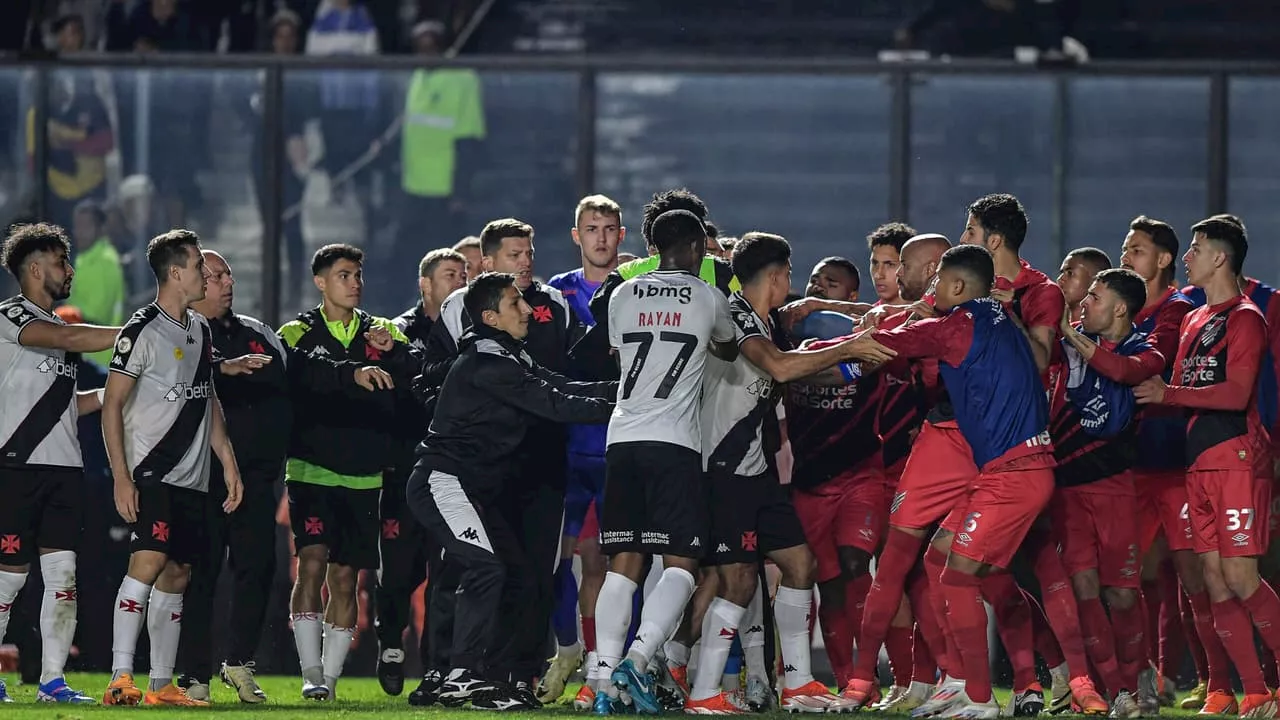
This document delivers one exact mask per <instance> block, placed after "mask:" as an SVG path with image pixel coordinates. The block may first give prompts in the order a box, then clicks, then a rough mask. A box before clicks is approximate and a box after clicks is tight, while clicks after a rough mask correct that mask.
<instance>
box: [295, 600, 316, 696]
mask: <svg viewBox="0 0 1280 720" xmlns="http://www.w3.org/2000/svg"><path fill="white" fill-rule="evenodd" d="M289 619H290V620H291V621H292V622H293V642H294V644H295V645H297V646H298V665H299V667H300V668H301V669H302V677H303V679H304V680H306V681H307V682H310V683H312V684H313V685H323V684H324V670H323V664H322V663H321V660H320V642H321V638H322V637H323V635H324V629H323V628H322V627H321V626H320V613H318V612H301V613H293V614H292V615H290V616H289Z"/></svg>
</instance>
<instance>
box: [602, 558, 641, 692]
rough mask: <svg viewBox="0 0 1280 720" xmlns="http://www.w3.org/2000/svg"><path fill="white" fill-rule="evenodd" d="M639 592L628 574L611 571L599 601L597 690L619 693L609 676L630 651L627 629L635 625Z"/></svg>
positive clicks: (605, 577)
mask: <svg viewBox="0 0 1280 720" xmlns="http://www.w3.org/2000/svg"><path fill="white" fill-rule="evenodd" d="M635 592H636V584H635V583H633V582H631V580H629V579H628V578H627V577H626V576H625V575H620V574H618V573H613V572H611V573H608V574H606V575H605V576H604V585H603V586H602V587H601V588H600V597H599V598H597V599H596V657H597V658H598V661H597V671H598V679H599V681H600V685H599V687H598V688H597V689H600V688H604V689H605V690H613V693H614V694H616V693H617V690H616V689H614V687H613V683H611V682H609V676H610V675H612V674H613V670H614V668H616V667H618V663H620V662H622V653H623V652H624V651H625V650H626V648H625V647H624V645H625V644H626V642H627V627H628V626H630V625H631V597H632V596H633V595H634V594H635Z"/></svg>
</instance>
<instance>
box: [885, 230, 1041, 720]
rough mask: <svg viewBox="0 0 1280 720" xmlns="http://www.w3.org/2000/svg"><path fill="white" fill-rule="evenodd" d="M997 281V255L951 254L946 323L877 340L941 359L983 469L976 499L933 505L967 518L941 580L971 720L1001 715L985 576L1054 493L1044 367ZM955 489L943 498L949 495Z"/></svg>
mask: <svg viewBox="0 0 1280 720" xmlns="http://www.w3.org/2000/svg"><path fill="white" fill-rule="evenodd" d="M995 277H996V265H995V263H994V261H993V258H992V255H991V253H989V252H988V251H986V250H984V249H980V248H968V247H957V248H953V249H951V250H948V251H947V253H946V254H945V255H943V257H942V262H941V264H940V266H939V268H938V282H937V286H936V294H935V298H936V304H935V307H936V308H937V311H938V312H939V313H940V317H938V318H933V319H927V320H921V321H919V322H917V323H914V324H911V325H906V326H903V327H900V328H897V329H894V330H890V331H888V332H883V331H877V332H876V333H875V334H874V335H873V336H872V337H873V338H874V339H876V340H877V341H878V342H879V343H880V344H882V345H883V346H885V347H886V348H888V349H890V350H894V351H897V352H898V353H899V355H900V356H902V357H907V358H911V357H934V358H937V359H938V360H939V364H938V368H939V372H940V373H941V375H942V377H943V379H944V381H945V382H946V384H947V389H948V392H949V393H950V394H951V396H952V398H953V404H952V406H953V408H954V411H955V414H956V421H957V424H958V426H959V428H960V433H962V435H963V439H964V440H965V441H967V445H968V447H969V448H970V449H971V452H972V460H971V462H972V463H974V465H976V466H977V468H978V472H977V473H976V475H975V476H971V478H970V479H971V480H972V482H973V484H972V491H971V492H968V493H965V488H957V489H958V490H959V496H958V497H953V498H945V497H944V496H941V495H935V497H934V498H933V499H932V503H931V504H934V506H935V507H936V508H937V510H938V511H947V512H950V513H952V517H953V518H959V519H960V521H959V523H958V524H959V527H960V532H958V533H955V534H954V535H953V534H952V533H951V532H948V531H946V530H942V531H940V532H939V534H938V536H937V537H936V538H935V540H934V544H935V547H937V548H938V549H942V548H943V547H946V548H947V549H948V551H949V554H948V557H947V566H946V569H945V570H944V571H943V572H942V574H941V576H940V579H941V582H942V591H943V594H944V596H945V597H946V605H947V613H948V618H949V622H950V630H951V633H952V636H953V637H954V639H955V643H956V649H957V652H958V654H959V656H960V657H959V660H960V663H961V665H962V666H963V668H964V677H965V690H964V691H963V692H962V695H963V696H964V698H963V700H962V701H961V703H960V706H959V707H958V708H956V710H957V713H958V715H959V716H963V717H969V718H994V717H998V716H999V714H1000V706H999V705H998V704H997V703H996V702H995V700H994V699H993V698H992V694H991V680H990V674H989V667H988V662H989V658H988V648H987V618H986V610H985V609H984V607H983V604H982V598H981V594H980V587H981V585H982V582H983V580H982V575H985V574H987V573H990V572H991V571H992V570H996V569H1003V568H1007V567H1008V563H1009V561H1010V560H1011V559H1012V557H1013V554H1014V553H1015V552H1016V550H1017V548H1018V546H1019V545H1020V544H1021V542H1022V539H1023V537H1024V536H1025V535H1026V533H1027V530H1028V529H1030V527H1031V524H1032V522H1033V521H1034V520H1035V518H1036V517H1037V516H1038V515H1039V513H1040V511H1041V510H1042V509H1044V507H1045V505H1046V504H1047V503H1048V500H1049V496H1050V495H1051V493H1052V491H1053V473H1052V468H1053V456H1052V447H1051V442H1050V441H1049V437H1048V407H1047V403H1046V400H1045V394H1044V387H1043V384H1042V382H1041V380H1040V378H1039V368H1038V367H1037V365H1036V363H1035V360H1034V356H1033V354H1032V351H1031V350H1030V348H1029V346H1028V343H1026V342H1025V341H1024V339H1023V337H1022V333H1021V331H1020V329H1019V328H1018V326H1017V325H1015V324H1014V323H1013V322H1011V321H1010V320H1009V316H1008V315H1006V313H1005V311H1004V308H1003V307H1002V305H1001V303H999V302H998V301H996V300H995V299H994V298H992V297H991V289H992V288H993V287H994V285H995ZM997 378H998V381H997V380H996V379H997ZM947 487H948V486H945V485H944V486H942V487H941V488H939V490H940V491H941V492H943V493H945V492H947V490H946V488H947ZM953 492H954V491H953ZM899 493H900V494H901V490H899ZM966 494H967V497H964V495H966ZM948 499H949V500H950V501H949V502H944V500H948ZM945 526H946V525H945V524H944V527H945ZM913 559H914V558H913ZM883 562H884V563H885V564H888V562H889V560H888V559H884V560H883Z"/></svg>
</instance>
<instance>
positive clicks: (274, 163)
mask: <svg viewBox="0 0 1280 720" xmlns="http://www.w3.org/2000/svg"><path fill="white" fill-rule="evenodd" d="M261 132H262V133H263V136H262V139H263V142H262V157H261V158H260V159H259V161H260V162H261V163H262V182H263V184H264V185H265V186H266V187H265V188H263V190H265V192H264V193H263V195H264V198H263V208H262V281H261V282H262V288H261V292H262V315H263V317H264V318H265V319H266V321H267V322H268V323H269V324H270V325H271V326H272V327H278V326H279V324H280V285H281V283H280V243H281V237H280V236H281V234H282V232H281V230H282V228H283V223H282V222H281V213H283V212H284V187H283V184H282V183H283V182H284V178H283V172H282V171H283V169H284V167H283V165H284V164H283V158H284V68H283V66H281V64H280V63H271V64H269V65H267V67H266V75H265V76H264V77H263V84H262V128H261ZM291 271H292V270H291Z"/></svg>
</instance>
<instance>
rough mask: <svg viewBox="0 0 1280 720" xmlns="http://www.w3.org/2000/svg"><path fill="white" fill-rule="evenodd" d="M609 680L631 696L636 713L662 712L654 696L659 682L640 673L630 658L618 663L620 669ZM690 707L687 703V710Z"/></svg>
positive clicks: (650, 713)
mask: <svg viewBox="0 0 1280 720" xmlns="http://www.w3.org/2000/svg"><path fill="white" fill-rule="evenodd" d="M609 680H610V681H611V682H613V686H614V687H616V688H618V691H619V692H620V693H626V694H628V695H630V696H631V702H632V704H633V705H634V706H635V708H636V712H639V713H643V714H648V715H657V714H658V713H660V712H662V706H661V705H660V704H659V703H658V698H657V696H656V695H655V694H654V685H656V684H657V681H655V680H654V679H653V676H652V675H650V674H648V673H642V672H640V671H639V670H638V669H637V668H636V665H635V663H633V662H631V659H630V658H627V659H626V660H623V661H622V662H620V663H618V669H617V670H614V671H613V675H612V676H611V677H610V678H609ZM688 707H689V706H688V704H687V703H686V704H685V709H686V710H687V709H688Z"/></svg>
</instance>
